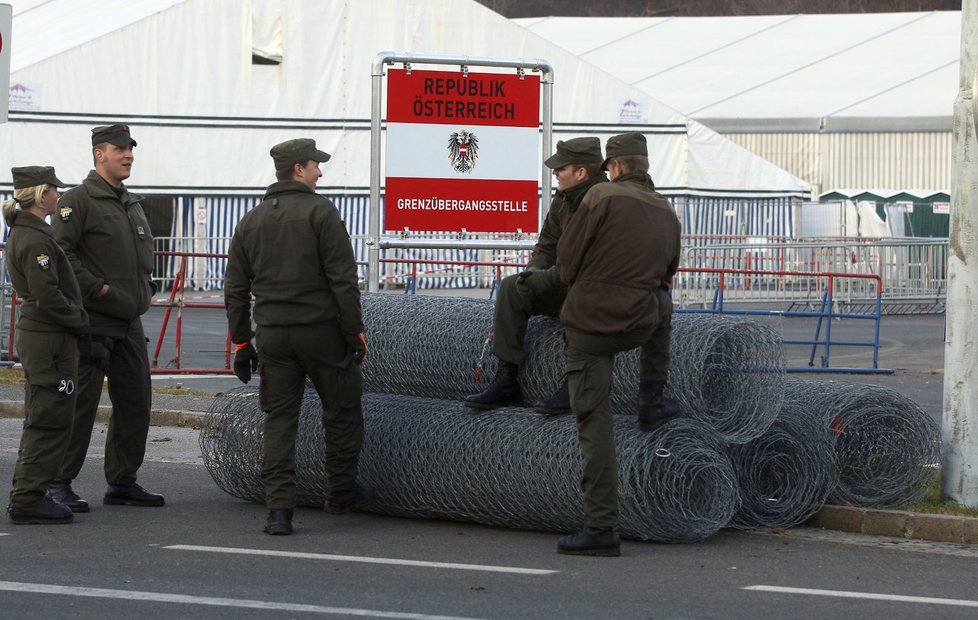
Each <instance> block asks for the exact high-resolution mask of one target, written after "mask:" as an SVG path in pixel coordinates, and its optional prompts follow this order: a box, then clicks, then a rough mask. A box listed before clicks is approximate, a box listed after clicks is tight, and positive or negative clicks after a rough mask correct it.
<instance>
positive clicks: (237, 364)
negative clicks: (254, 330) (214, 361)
mask: <svg viewBox="0 0 978 620" xmlns="http://www.w3.org/2000/svg"><path fill="white" fill-rule="evenodd" d="M234 349H235V352H234V376H236V377H237V378H238V379H240V380H241V383H248V382H249V381H251V373H252V372H255V371H256V370H258V351H255V347H254V345H253V344H251V341H250V340H249V341H247V342H242V343H240V344H236V345H234Z"/></svg>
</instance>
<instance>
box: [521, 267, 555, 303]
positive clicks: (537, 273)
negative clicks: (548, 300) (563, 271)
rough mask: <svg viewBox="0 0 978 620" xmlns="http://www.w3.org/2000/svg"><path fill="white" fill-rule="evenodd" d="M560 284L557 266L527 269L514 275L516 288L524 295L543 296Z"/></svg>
mask: <svg viewBox="0 0 978 620" xmlns="http://www.w3.org/2000/svg"><path fill="white" fill-rule="evenodd" d="M559 284H560V274H559V273H557V267H556V266H553V267H551V268H550V269H540V270H527V271H524V272H522V273H520V275H518V276H517V277H516V290H518V291H519V292H520V293H521V294H522V295H524V296H526V297H543V296H545V295H547V294H548V293H550V292H551V291H552V290H553V289H554V288H556V287H557V286H558V285H559Z"/></svg>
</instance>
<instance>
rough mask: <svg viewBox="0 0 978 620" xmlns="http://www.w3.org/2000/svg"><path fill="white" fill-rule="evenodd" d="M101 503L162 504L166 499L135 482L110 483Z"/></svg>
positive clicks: (120, 504) (126, 504)
mask: <svg viewBox="0 0 978 620" xmlns="http://www.w3.org/2000/svg"><path fill="white" fill-rule="evenodd" d="M102 503H103V504H105V505H106V506H163V505H164V504H166V500H164V499H163V496H162V495H160V494H159V493H150V492H149V491H147V490H146V489H144V488H143V487H141V486H139V485H138V484H136V483H135V482H130V483H129V484H110V485H109V488H107V489H106V490H105V497H103V498H102Z"/></svg>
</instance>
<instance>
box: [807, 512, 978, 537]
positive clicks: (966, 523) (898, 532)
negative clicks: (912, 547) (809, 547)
mask: <svg viewBox="0 0 978 620" xmlns="http://www.w3.org/2000/svg"><path fill="white" fill-rule="evenodd" d="M805 525H806V526H807V527H817V528H822V529H826V530H837V531H840V532H851V533H853V534H871V535H873V536H892V537H894V538H904V539H907V540H929V541H932V542H943V543H962V544H967V545H973V544H978V517H962V516H957V515H940V514H927V513H921V512H906V511H903V510H878V509H875V508H856V507H853V506H830V505H826V506H822V508H821V509H820V510H819V511H818V512H817V513H815V515H814V516H813V517H811V518H810V519H808V521H806V522H805Z"/></svg>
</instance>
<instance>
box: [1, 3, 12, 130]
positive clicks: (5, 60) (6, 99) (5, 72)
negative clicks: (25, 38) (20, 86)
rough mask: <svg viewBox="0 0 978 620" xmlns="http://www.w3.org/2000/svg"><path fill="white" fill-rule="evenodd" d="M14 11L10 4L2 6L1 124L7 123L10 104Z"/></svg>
mask: <svg viewBox="0 0 978 620" xmlns="http://www.w3.org/2000/svg"><path fill="white" fill-rule="evenodd" d="M13 23H14V9H13V7H12V6H10V5H9V4H0V93H3V94H2V95H0V96H2V97H3V101H2V102H0V123H6V122H7V107H8V106H9V104H10V41H11V36H10V31H11V30H13Z"/></svg>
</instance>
